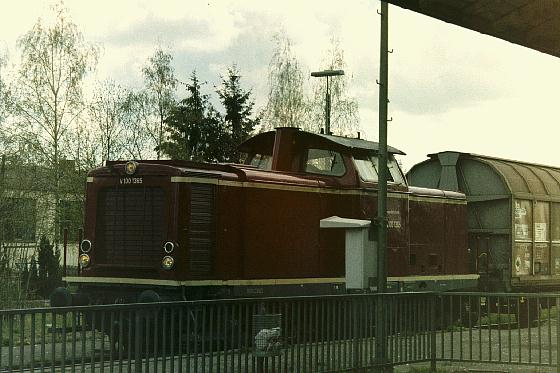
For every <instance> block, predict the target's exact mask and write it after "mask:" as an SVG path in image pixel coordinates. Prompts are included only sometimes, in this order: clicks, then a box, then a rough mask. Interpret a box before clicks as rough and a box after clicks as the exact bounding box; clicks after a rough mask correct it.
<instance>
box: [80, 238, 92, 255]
mask: <svg viewBox="0 0 560 373" xmlns="http://www.w3.org/2000/svg"><path fill="white" fill-rule="evenodd" d="M80 250H82V252H83V253H89V252H90V250H91V241H90V240H83V241H82V243H81V244H80Z"/></svg>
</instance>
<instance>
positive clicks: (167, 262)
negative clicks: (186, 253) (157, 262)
mask: <svg viewBox="0 0 560 373" xmlns="http://www.w3.org/2000/svg"><path fill="white" fill-rule="evenodd" d="M174 264H175V260H174V259H173V258H172V257H170V256H169V255H167V256H164V257H163V259H162V260H161V266H162V267H163V269H165V270H167V271H169V270H170V269H171V268H173V265H174Z"/></svg>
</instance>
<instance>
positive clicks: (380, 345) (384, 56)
mask: <svg viewBox="0 0 560 373" xmlns="http://www.w3.org/2000/svg"><path fill="white" fill-rule="evenodd" d="M388 8H389V6H388V4H387V1H383V0H381V12H380V16H381V37H380V39H381V40H380V43H379V81H378V84H379V154H378V156H379V178H378V188H379V191H378V194H377V218H376V221H375V222H376V224H377V292H378V293H379V297H378V298H377V302H376V321H375V325H376V326H375V342H376V349H375V355H376V356H375V357H376V362H377V364H379V366H380V367H383V368H381V370H380V371H381V372H383V371H385V368H384V367H386V366H387V365H386V364H388V361H389V359H388V356H387V331H386V325H385V324H386V323H385V320H386V315H385V309H384V308H385V307H384V303H385V302H384V293H385V292H386V291H387V171H388V169H387V103H388V80H389V79H388V53H389V48H388V44H389V42H388V39H389V38H388V24H389V22H388V16H389V13H388Z"/></svg>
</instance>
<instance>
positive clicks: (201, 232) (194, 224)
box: [189, 184, 216, 277]
mask: <svg viewBox="0 0 560 373" xmlns="http://www.w3.org/2000/svg"><path fill="white" fill-rule="evenodd" d="M214 209H215V195H214V186H213V185H210V184H191V202H190V219H189V270H190V273H191V275H192V276H194V277H203V276H206V275H209V274H210V273H211V271H212V248H213V247H214V244H215V237H216V230H215V223H214Z"/></svg>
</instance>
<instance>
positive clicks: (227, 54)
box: [0, 0, 560, 169]
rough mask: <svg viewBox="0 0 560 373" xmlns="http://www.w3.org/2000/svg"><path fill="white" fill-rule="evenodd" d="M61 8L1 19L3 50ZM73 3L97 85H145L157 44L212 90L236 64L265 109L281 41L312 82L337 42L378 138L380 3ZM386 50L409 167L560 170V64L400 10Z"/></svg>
mask: <svg viewBox="0 0 560 373" xmlns="http://www.w3.org/2000/svg"><path fill="white" fill-rule="evenodd" d="M52 3H53V2H52V1H46V0H45V1H40V0H19V1H17V2H10V5H9V7H4V9H3V11H2V12H0V51H4V52H5V51H7V53H8V56H9V57H10V61H11V62H12V63H15V62H16V61H17V55H18V52H17V48H16V40H17V39H18V38H19V37H20V36H21V35H23V34H24V33H25V32H27V31H28V30H29V29H31V27H32V26H33V24H34V23H35V22H36V21H37V19H38V18H39V17H44V18H48V17H49V14H50V13H51V12H50V6H51V5H52ZM65 6H66V7H67V8H68V12H69V15H70V17H71V19H72V21H73V22H74V23H76V24H77V25H78V28H79V29H80V31H81V32H82V33H83V36H84V39H85V40H86V41H88V42H91V43H95V44H97V45H99V46H100V47H101V50H102V54H101V58H100V60H99V64H98V66H97V70H96V72H95V76H94V78H96V79H105V78H112V79H114V80H116V81H117V82H119V83H120V84H122V85H125V86H128V87H131V88H139V87H141V86H142V76H141V67H142V66H143V65H144V63H145V62H146V60H147V58H148V57H149V56H150V55H151V54H153V52H154V50H155V48H156V46H158V45H159V46H162V47H163V48H164V49H167V50H169V51H170V52H171V53H172V55H173V58H174V59H173V67H174V68H175V72H176V75H177V77H178V78H179V79H180V80H183V81H186V80H187V78H188V76H189V75H190V73H191V72H192V71H193V70H195V69H196V71H197V73H198V74H199V76H200V78H201V80H203V81H206V82H207V85H206V89H207V92H208V93H213V91H214V86H215V85H217V84H218V83H219V77H220V74H222V75H223V74H224V73H225V71H226V68H227V67H228V66H231V64H233V63H235V64H236V65H237V67H238V69H239V71H240V73H241V75H242V80H241V82H242V85H243V86H244V88H246V89H251V90H252V92H253V94H254V98H255V101H256V106H257V109H259V108H262V106H264V104H265V103H266V99H267V70H268V64H269V62H270V58H271V55H272V50H273V40H272V38H273V36H274V34H275V33H277V32H279V31H280V30H284V31H285V32H286V34H287V35H288V36H289V37H290V38H291V40H292V41H293V47H294V52H295V55H296V57H297V58H298V60H299V61H300V62H301V64H302V65H303V67H304V72H305V74H306V75H307V76H308V75H309V73H310V72H311V71H314V70H317V69H318V68H319V67H320V65H321V62H322V60H323V58H324V56H325V54H326V51H327V50H328V48H329V46H330V40H331V39H332V38H333V37H335V38H337V39H339V40H340V42H341V47H342V49H343V50H344V53H345V59H346V63H347V66H346V68H345V72H346V76H347V77H348V78H349V80H348V89H349V94H350V95H351V96H353V97H354V98H355V99H356V100H357V102H358V104H359V108H360V109H359V111H360V131H361V133H362V137H365V138H367V139H369V140H373V141H376V140H377V138H378V136H377V132H378V87H377V84H376V79H378V78H379V26H380V25H379V22H380V20H379V18H380V17H379V16H378V15H377V13H376V10H377V9H378V8H379V2H378V1H377V0H369V1H359V0H353V1H346V2H342V1H331V0H322V1H314V0H310V1H298V0H294V1H292V0H284V1H281V2H273V1H270V0H261V1H258V0H237V1H226V0H206V1H198V0H189V1H188V2H186V1H174V0H159V1H154V0H118V1H115V0H113V1H106V0H97V1H95V2H93V1H83V0H66V1H65ZM389 48H390V49H393V53H392V54H391V55H390V57H389V99H390V105H389V116H390V117H391V118H392V121H391V122H390V123H389V140H388V142H389V144H390V145H392V146H394V147H396V148H399V149H401V150H402V151H404V152H405V153H407V155H406V156H403V157H401V158H400V159H401V162H402V164H403V167H404V168H405V169H410V168H411V167H412V165H414V164H416V163H418V162H420V161H422V160H424V159H426V155H427V154H429V153H434V152H438V151H443V150H456V151H462V152H469V153H477V154H484V155H488V156H496V157H502V158H509V159H516V160H522V161H527V162H535V163H542V164H547V165H553V166H558V167H560V152H558V151H557V148H556V146H557V145H556V144H557V137H558V136H559V135H560V130H558V129H557V127H556V126H557V124H558V119H557V113H556V110H557V109H558V107H559V106H560V102H558V101H559V99H558V95H557V94H556V89H557V87H560V60H558V58H555V57H552V56H549V55H546V54H543V53H540V52H537V51H533V50H530V49H527V48H524V47H521V46H518V45H514V44H511V43H508V42H506V41H503V40H499V39H496V38H492V37H490V36H487V35H482V34H479V33H476V32H474V31H470V30H466V29H462V28H460V27H457V26H454V25H450V24H446V23H444V22H441V21H438V20H435V19H432V18H428V17H426V16H423V15H419V14H415V13H413V12H410V11H408V10H404V9H400V8H398V7H395V6H391V5H390V6H389ZM92 78H93V77H92ZM309 79H311V78H309ZM333 132H335V133H336V128H333Z"/></svg>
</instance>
